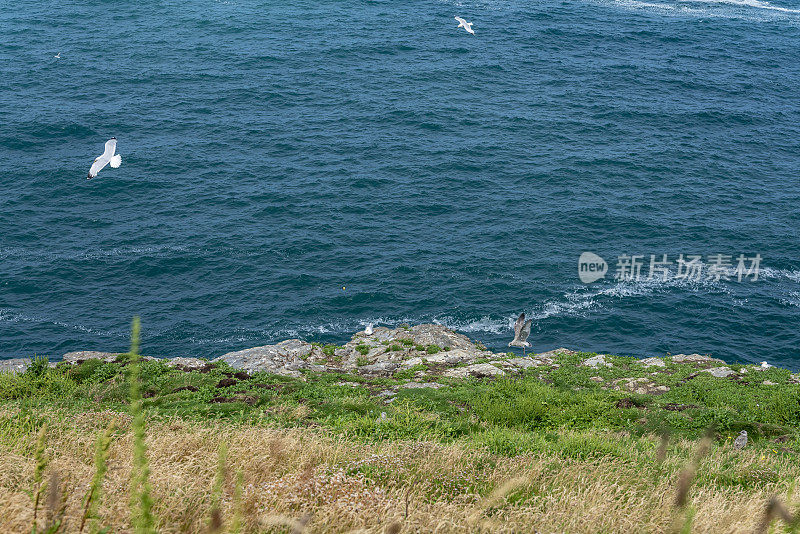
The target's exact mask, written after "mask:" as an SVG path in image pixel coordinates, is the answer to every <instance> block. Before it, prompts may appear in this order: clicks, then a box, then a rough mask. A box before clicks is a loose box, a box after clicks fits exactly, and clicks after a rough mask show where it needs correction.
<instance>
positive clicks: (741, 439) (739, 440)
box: [733, 430, 747, 450]
mask: <svg viewBox="0 0 800 534" xmlns="http://www.w3.org/2000/svg"><path fill="white" fill-rule="evenodd" d="M746 446H747V430H742V431H741V432H739V435H738V436H736V439H735V440H733V448H734V449H740V450H741V449H744V448H745V447H746Z"/></svg>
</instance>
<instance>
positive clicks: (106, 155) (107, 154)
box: [101, 139, 117, 160]
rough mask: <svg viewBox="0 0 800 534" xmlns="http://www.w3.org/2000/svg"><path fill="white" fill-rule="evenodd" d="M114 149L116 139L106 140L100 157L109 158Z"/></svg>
mask: <svg viewBox="0 0 800 534" xmlns="http://www.w3.org/2000/svg"><path fill="white" fill-rule="evenodd" d="M116 150H117V140H116V139H109V140H108V141H106V149H105V151H104V152H103V155H102V156H101V157H102V158H105V159H107V160H110V159H111V156H113V155H114V152H116Z"/></svg>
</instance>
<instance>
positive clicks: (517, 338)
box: [508, 312, 532, 356]
mask: <svg viewBox="0 0 800 534" xmlns="http://www.w3.org/2000/svg"><path fill="white" fill-rule="evenodd" d="M531 321H532V319H528V320H527V321H526V320H525V312H522V313H520V314H519V317H518V318H517V322H516V323H514V341H512V342H511V343H509V344H508V346H509V347H522V354H523V356H524V355H525V348H526V347H530V346H531V344H530V343H528V342H527V341H526V340H527V339H528V336H529V335H530V334H531Z"/></svg>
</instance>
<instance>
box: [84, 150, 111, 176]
mask: <svg viewBox="0 0 800 534" xmlns="http://www.w3.org/2000/svg"><path fill="white" fill-rule="evenodd" d="M109 160H110V158H106V157H105V154H103V155H102V156H97V159H95V160H94V163H92V167H91V168H90V169H89V178H94V177H95V176H97V173H98V172H100V170H101V169H102V168H103V167H105V166H106V165H108V162H109Z"/></svg>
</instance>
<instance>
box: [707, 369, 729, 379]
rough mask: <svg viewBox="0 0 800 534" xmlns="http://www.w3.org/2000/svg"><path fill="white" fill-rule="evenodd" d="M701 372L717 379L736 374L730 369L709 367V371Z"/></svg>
mask: <svg viewBox="0 0 800 534" xmlns="http://www.w3.org/2000/svg"><path fill="white" fill-rule="evenodd" d="M703 372H704V373H711V376H716V377H717V378H726V377H728V376H731V375H735V374H736V371H734V370H733V369H731V368H730V367H711V368H710V369H704V370H703Z"/></svg>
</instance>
